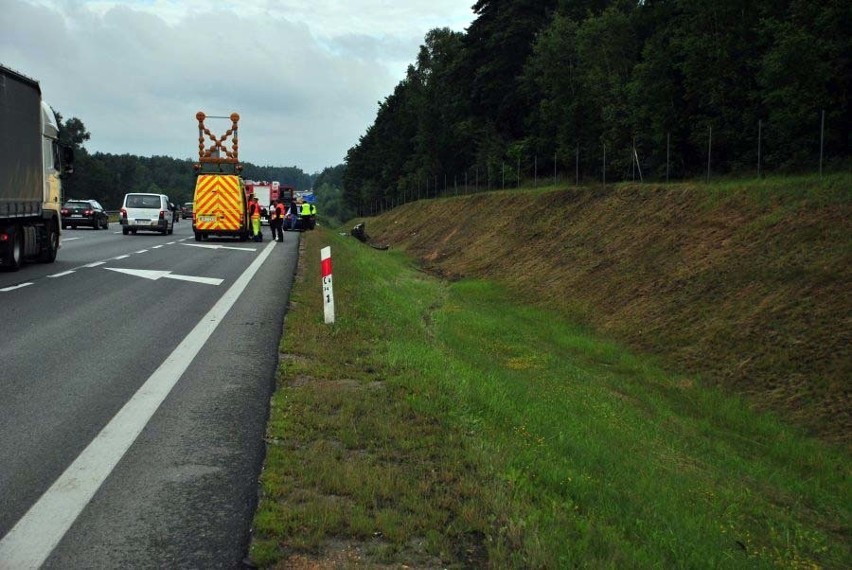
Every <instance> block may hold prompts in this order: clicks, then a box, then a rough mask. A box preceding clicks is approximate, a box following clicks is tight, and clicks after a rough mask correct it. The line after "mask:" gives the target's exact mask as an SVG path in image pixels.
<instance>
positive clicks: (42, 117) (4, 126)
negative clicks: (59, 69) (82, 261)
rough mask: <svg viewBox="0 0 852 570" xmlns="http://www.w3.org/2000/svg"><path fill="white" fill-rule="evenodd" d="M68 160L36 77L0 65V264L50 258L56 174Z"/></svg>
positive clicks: (54, 240)
mask: <svg viewBox="0 0 852 570" xmlns="http://www.w3.org/2000/svg"><path fill="white" fill-rule="evenodd" d="M72 165H73V151H72V149H71V148H70V147H68V146H61V145H60V144H59V126H58V124H57V122H56V115H55V114H54V112H53V109H51V108H50V105H48V104H47V103H45V102H44V101H43V100H42V97H41V87H40V86H39V83H38V81H36V80H35V79H31V78H29V77H27V76H25V75H23V74H21V73H18V72H17V71H14V70H12V69H9V68H8V67H5V66H3V65H0V266H2V267H4V268H8V269H11V270H13V271H15V270H17V269H19V268H20V267H21V265H22V264H23V263H24V262H25V261H26V260H29V259H31V260H36V261H40V262H44V263H52V262H54V261H55V260H56V254H57V252H58V251H59V235H60V227H61V222H60V207H61V202H60V200H61V197H62V186H61V180H60V177H61V176H62V175H63V174H64V173H70V172H71V170H72Z"/></svg>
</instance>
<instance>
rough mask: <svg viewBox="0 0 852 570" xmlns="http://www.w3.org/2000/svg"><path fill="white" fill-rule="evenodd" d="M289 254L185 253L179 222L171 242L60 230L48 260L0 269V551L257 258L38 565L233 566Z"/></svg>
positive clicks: (185, 230) (248, 246)
mask: <svg viewBox="0 0 852 570" xmlns="http://www.w3.org/2000/svg"><path fill="white" fill-rule="evenodd" d="M267 236H268V229H267ZM73 238H76V239H73ZM297 244H298V234H295V233H286V234H285V242H284V243H275V244H274V245H273V244H272V243H271V242H269V241H265V242H262V243H259V244H256V243H253V242H238V241H232V240H220V241H209V242H202V243H198V242H195V241H194V239H193V238H192V236H191V224H190V223H188V222H185V223H179V224H176V225H175V233H174V235H171V236H162V235H158V234H150V235H148V234H137V235H136V236H123V235H121V233H120V230H119V226H118V225H117V224H111V225H110V229H109V230H107V231H104V230H101V231H92V230H87V229H80V230H74V231H66V232H63V242H62V248H61V249H60V252H59V257H58V260H57V262H56V263H54V264H28V265H26V266H25V267H24V268H23V269H22V270H21V271H19V272H16V273H0V322H2V323H4V325H5V326H4V329H5V331H6V332H5V334H4V335H3V336H2V337H0V434H2V437H0V458H2V460H0V537H2V538H0V553H2V552H3V543H4V542H9V540H7V538H8V537H9V536H10V535H9V533H10V530H11V529H12V528H13V527H14V526H15V525H16V524H18V523H19V522H21V520H22V519H24V518H25V515H26V514H27V513H28V512H29V511H30V509H31V508H32V507H33V505H35V504H37V503H36V502H37V501H38V500H39V497H41V496H42V494H43V493H45V491H46V490H47V489H48V488H50V486H51V485H53V484H54V482H55V481H57V479H58V478H60V477H61V476H62V474H63V472H65V471H66V469H68V467H69V465H71V464H72V462H74V461H75V459H77V458H78V457H79V456H80V454H81V453H82V452H83V451H84V449H86V446H87V445H89V443H90V442H92V441H93V439H95V438H96V436H98V434H99V432H101V430H102V429H103V428H104V426H107V425H108V424H109V422H110V421H111V420H112V419H113V418H114V417H115V416H116V414H117V413H118V412H119V410H121V409H122V407H123V406H125V404H126V403H127V402H128V400H130V398H131V397H132V396H133V395H134V394H135V393H136V392H137V390H139V388H140V386H143V385H144V384H145V383H146V381H147V380H148V379H149V378H151V377H152V375H154V374H155V372H157V371H158V369H159V368H160V366H161V365H162V364H163V363H164V362H166V361H167V359H168V357H169V356H170V355H171V354H172V353H173V351H174V350H175V348H176V347H178V346H179V345H180V344H181V342H182V341H184V339H186V338H188V336H191V333H192V331H193V330H194V329H195V328H196V327H197V326H198V325H199V322H200V321H202V320H203V318H204V317H205V315H208V314H209V313H208V312H209V311H211V309H214V308H215V307H216V306H217V303H221V299H222V298H223V295H225V293H226V291H228V290H229V288H231V287H234V284H235V283H237V282H238V280H239V278H240V276H241V275H243V274H244V273H245V272H246V271H247V268H249V267H250V266H251V264H252V263H253V262H254V261H255V260H256V259H257V260H258V261H259V260H260V256H262V255H268V257H267V258H266V259H265V260H264V261H263V262H262V264H260V265H259V269H258V270H257V273H256V274H255V275H254V276H253V277H252V278H251V279H250V280H249V281H247V284H246V285H245V289H244V290H243V291H242V292H241V293H240V294H239V296H238V297H237V298H236V299H235V302H234V303H233V306H232V307H231V308H230V309H229V310H228V312H227V314H226V315H225V316H224V317H223V318H222V319H221V324H219V326H218V327H217V328H216V329H215V331H213V333H212V335H210V337H209V339H207V340H206V341H205V342H204V343H203V345H202V346H201V347H200V352H199V353H198V355H197V356H195V357H194V358H193V359H192V360H191V361H189V360H188V358H184V359H183V360H184V362H182V366H185V367H186V370H185V371H184V372H182V373H181V374H180V376H179V380H178V381H177V384H176V385H175V386H174V388H173V389H172V390H171V391H170V392H169V393H168V396H167V397H166V399H165V401H164V402H163V403H162V405H160V406H159V408H158V409H157V410H156V412H155V413H154V415H153V416H152V417H151V420H150V422H148V423H146V424H145V427H144V428H143V429H142V431H141V433H140V435H139V437H138V439H136V440H135V441H134V443H133V444H132V445H131V446H130V448H129V450H128V451H127V452H126V454H124V455H123V457H122V458H121V460H120V462H118V464H117V465H116V466H115V468H114V470H112V471H111V473H110V474H109V476H108V477H107V478H106V480H105V482H104V483H103V484H102V485H99V486H98V487H97V490H96V492H95V493H94V496H93V497H92V499H91V501H89V502H88V503H86V505H85V508H84V509H83V510H82V512H81V513H80V516H79V517H75V518H74V520H73V524H72V525H71V526H70V529H69V530H68V531H67V533H65V532H63V533H62V535H61V542H59V544H58V546H57V547H56V548H55V550H52V551H51V552H50V553H49V555H50V556H49V558H47V560H46V563H45V566H46V567H56V568H60V567H64V568H68V567H118V566H132V567H162V566H169V567H172V566H177V567H238V566H239V564H240V563H239V561H240V559H241V558H242V556H244V554H245V548H246V546H247V541H248V528H249V524H250V519H251V516H252V511H253V508H254V504H255V499H256V491H257V489H256V486H255V483H256V478H257V474H258V472H259V468H260V464H261V462H262V456H263V443H262V437H263V433H264V428H265V422H266V415H267V405H268V398H269V395H270V394H271V391H272V389H273V375H274V371H275V368H276V366H277V346H278V339H279V336H280V333H281V327H282V323H283V316H284V311H285V307H286V302H287V298H288V296H289V289H290V285H291V280H292V275H293V273H294V272H295V265H296V257H297V249H298V248H297ZM266 248H270V249H269V250H268V251H267V252H266V253H264V252H265V251H266ZM178 360H181V359H180V358H178ZM33 510H36V509H33ZM25 544H27V543H25ZM28 548H30V547H28ZM31 548H32V549H33V550H35V549H36V547H35V546H33V547H31ZM2 566H3V560H2V558H0V567H2Z"/></svg>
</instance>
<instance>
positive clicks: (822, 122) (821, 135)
mask: <svg viewBox="0 0 852 570" xmlns="http://www.w3.org/2000/svg"><path fill="white" fill-rule="evenodd" d="M824 140H825V109H823V110H822V118H821V119H820V122H819V176H820V178H822V149H823V141H824Z"/></svg>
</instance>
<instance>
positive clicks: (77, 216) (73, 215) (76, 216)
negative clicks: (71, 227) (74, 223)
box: [71, 214, 83, 218]
mask: <svg viewBox="0 0 852 570" xmlns="http://www.w3.org/2000/svg"><path fill="white" fill-rule="evenodd" d="M71 217H72V218H82V217H83V216H82V215H80V214H71Z"/></svg>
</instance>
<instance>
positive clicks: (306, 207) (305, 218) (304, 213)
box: [299, 202, 311, 230]
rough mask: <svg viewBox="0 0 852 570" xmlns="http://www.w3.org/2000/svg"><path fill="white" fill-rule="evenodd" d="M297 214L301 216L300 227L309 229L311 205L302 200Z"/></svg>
mask: <svg viewBox="0 0 852 570" xmlns="http://www.w3.org/2000/svg"><path fill="white" fill-rule="evenodd" d="M299 214H300V215H301V217H302V220H301V223H300V225H301V227H302V229H303V230H309V229H311V205H310V204H308V203H307V202H302V205H301V206H300V207H299Z"/></svg>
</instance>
